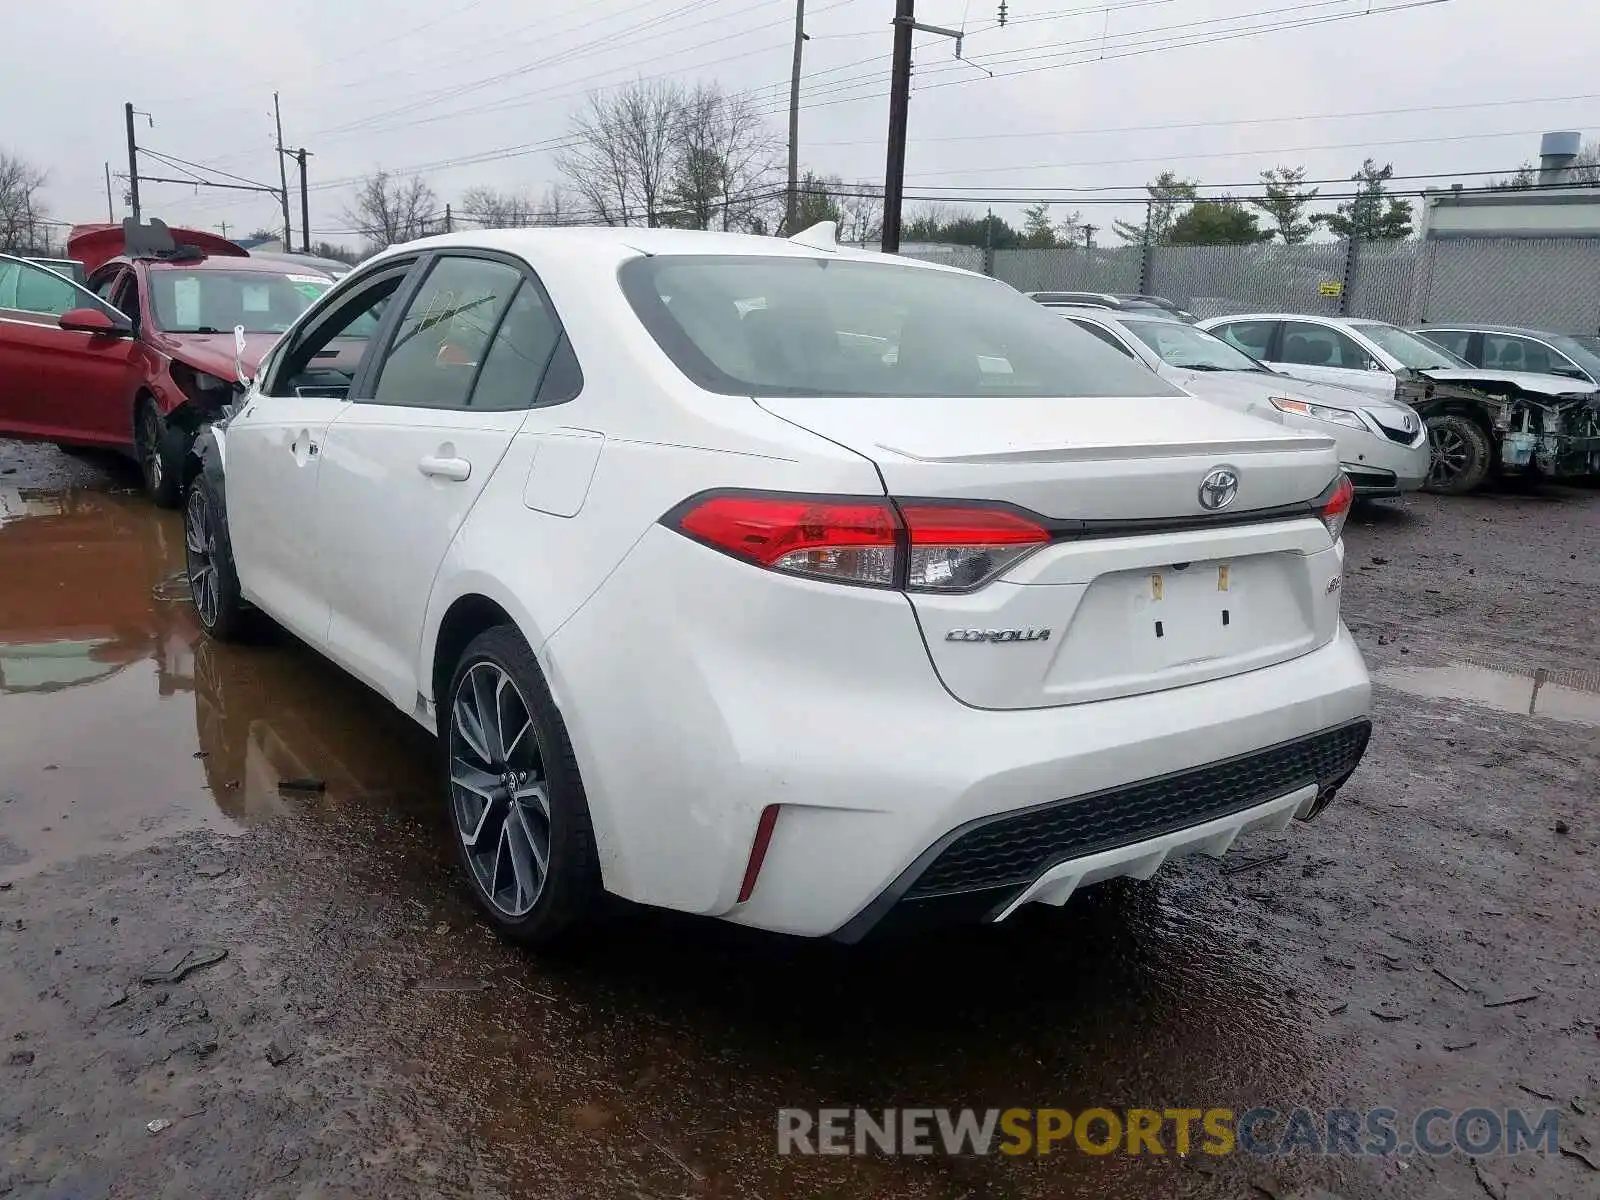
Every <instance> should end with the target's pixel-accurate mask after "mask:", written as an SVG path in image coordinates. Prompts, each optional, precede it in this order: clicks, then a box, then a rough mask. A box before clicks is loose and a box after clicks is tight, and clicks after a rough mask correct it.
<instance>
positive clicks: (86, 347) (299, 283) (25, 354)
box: [0, 221, 333, 507]
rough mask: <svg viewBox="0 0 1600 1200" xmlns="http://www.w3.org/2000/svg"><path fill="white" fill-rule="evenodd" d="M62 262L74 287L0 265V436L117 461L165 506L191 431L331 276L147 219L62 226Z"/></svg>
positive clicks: (52, 275)
mask: <svg viewBox="0 0 1600 1200" xmlns="http://www.w3.org/2000/svg"><path fill="white" fill-rule="evenodd" d="M67 252H68V254H69V255H71V256H72V258H73V259H74V260H75V261H76V262H79V263H81V264H82V265H83V269H84V272H85V281H84V283H83V284H78V283H76V282H75V281H74V280H72V279H70V278H68V277H67V276H65V275H62V274H60V273H58V272H55V271H52V270H48V269H46V268H44V267H41V266H39V265H37V264H35V263H31V262H27V261H25V260H23V259H20V258H10V257H7V256H4V255H0V436H3V437H13V438H21V439H25V440H33V441H48V442H55V443H57V444H58V445H61V446H63V447H67V448H77V447H104V448H106V449H112V450H121V451H125V452H127V453H129V454H131V455H133V456H134V457H135V458H136V459H137V460H138V462H139V465H140V467H141V469H142V471H143V474H144V484H145V491H146V492H147V493H148V494H149V496H150V497H151V499H153V500H155V501H156V503H158V504H161V505H164V506H169V507H170V506H172V505H175V504H176V503H177V500H178V480H179V474H180V468H181V465H182V463H183V460H184V457H185V456H186V455H187V454H188V451H189V447H190V446H191V445H192V444H193V441H194V437H195V434H196V432H197V431H198V430H200V429H201V428H202V427H203V426H204V425H205V424H206V423H207V422H208V421H210V420H211V419H213V418H214V417H215V416H216V415H218V414H219V413H220V412H221V411H222V409H223V407H224V406H225V405H226V404H227V403H228V402H229V401H230V400H231V399H233V397H234V396H235V395H236V391H237V381H238V379H239V378H240V376H241V374H242V373H244V372H249V371H253V370H254V369H255V367H256V365H257V364H258V363H259V362H260V360H261V356H262V355H263V354H265V353H266V352H267V350H268V348H269V347H271V345H272V344H273V343H274V342H275V341H276V340H277V338H278V335H279V334H280V333H282V332H283V331H284V330H285V329H287V328H288V327H289V326H290V324H291V323H292V322H293V321H294V320H295V319H296V318H297V317H299V316H300V314H301V313H302V312H304V311H305V310H306V308H307V306H309V305H310V303H311V302H312V301H313V300H314V299H316V298H317V297H318V296H320V295H321V294H322V293H323V292H325V291H327V290H328V288H330V287H332V286H333V279H332V277H331V276H329V275H326V274H323V273H320V272H317V271H313V270H311V269H309V268H307V267H303V266H292V265H287V264H284V263H281V262H272V261H266V260H259V259H255V258H252V257H251V256H250V255H249V254H248V253H247V252H246V251H245V250H244V249H243V248H241V247H239V246H237V245H235V244H234V243H232V242H230V241H227V240H226V239H224V238H220V237H218V236H217V235H215V234H212V233H207V232H205V231H203V230H193V229H169V228H168V227H167V226H166V225H164V224H162V223H161V222H160V221H150V222H148V223H146V224H137V223H135V222H133V221H124V222H123V223H122V224H120V225H109V224H100V225H79V226H75V227H74V228H73V230H72V232H71V233H70V234H69V235H68V238H67ZM240 328H242V329H243V333H242V334H236V332H235V331H236V330H238V329H240Z"/></svg>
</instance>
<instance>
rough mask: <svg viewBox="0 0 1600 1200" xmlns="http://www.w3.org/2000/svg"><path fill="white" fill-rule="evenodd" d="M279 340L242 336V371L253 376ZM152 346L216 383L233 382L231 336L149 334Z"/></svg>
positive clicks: (271, 336)
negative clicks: (222, 380) (210, 377)
mask: <svg viewBox="0 0 1600 1200" xmlns="http://www.w3.org/2000/svg"><path fill="white" fill-rule="evenodd" d="M280 336H282V335H281V334H276V333H247V334H245V350H244V354H243V355H241V356H240V358H241V361H242V362H243V363H244V369H245V370H246V371H248V372H250V373H251V374H252V375H253V374H255V370H256V368H257V367H258V366H260V365H261V360H262V359H263V358H265V357H266V353H267V351H268V350H270V349H272V346H273V344H274V343H275V342H276V341H277V340H278V338H279V337H280ZM148 337H149V341H150V344H151V345H152V346H154V347H155V348H156V349H157V350H159V351H161V352H162V353H163V354H165V355H167V356H168V357H170V358H174V359H176V360H177V361H178V362H181V363H184V364H185V365H187V366H191V367H193V368H194V369H195V370H197V371H204V372H205V373H206V374H208V375H215V376H216V377H217V378H218V379H226V380H229V381H230V382H231V381H232V380H233V378H234V370H233V334H232V333H231V332H229V333H163V332H162V331H160V330H152V331H151V332H150V333H149V335H148Z"/></svg>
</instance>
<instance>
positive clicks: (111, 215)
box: [106, 162, 117, 225]
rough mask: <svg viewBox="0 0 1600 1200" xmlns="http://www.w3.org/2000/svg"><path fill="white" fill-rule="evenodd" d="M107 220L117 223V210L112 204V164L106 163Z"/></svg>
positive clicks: (113, 223)
mask: <svg viewBox="0 0 1600 1200" xmlns="http://www.w3.org/2000/svg"><path fill="white" fill-rule="evenodd" d="M106 220H107V221H108V222H109V223H110V224H112V225H115V224H116V223H117V210H116V209H115V208H113V207H112V206H111V164H110V163H109V162H108V163H106Z"/></svg>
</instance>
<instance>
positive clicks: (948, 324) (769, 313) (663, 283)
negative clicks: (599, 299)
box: [620, 255, 1178, 396]
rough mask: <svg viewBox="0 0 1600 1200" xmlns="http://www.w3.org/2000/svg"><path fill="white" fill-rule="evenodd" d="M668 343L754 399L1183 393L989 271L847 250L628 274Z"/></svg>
mask: <svg viewBox="0 0 1600 1200" xmlns="http://www.w3.org/2000/svg"><path fill="white" fill-rule="evenodd" d="M620 278H621V282H622V287H623V291H624V292H625V293H626V295H627V298H628V301H629V303H630V304H631V305H632V306H633V310H634V312H635V313H637V314H638V316H639V319H640V320H641V321H642V322H643V323H644V325H645V327H646V328H647V329H648V330H649V331H650V334H651V336H652V337H654V338H655V340H656V342H657V343H658V344H659V345H660V346H661V348H662V350H663V351H665V352H666V354H667V355H668V356H669V357H670V358H671V359H672V361H673V362H674V363H675V364H676V365H677V367H678V369H679V370H681V371H682V372H683V373H684V374H685V375H687V376H688V377H689V378H690V379H692V380H693V381H694V382H695V383H697V384H699V385H700V386H701V387H703V388H706V389H707V390H709V391H714V392H722V393H725V394H727V395H745V396H752V395H753V396H991V395H992V396H1170V395H1176V394H1178V392H1177V389H1175V388H1174V387H1172V385H1170V384H1168V383H1166V382H1164V381H1163V380H1162V379H1161V378H1160V377H1159V376H1157V375H1156V374H1154V373H1153V372H1152V371H1150V370H1148V369H1147V368H1146V367H1144V366H1142V365H1140V364H1138V363H1136V362H1134V361H1132V360H1131V359H1129V358H1127V357H1126V356H1125V355H1123V354H1120V353H1118V352H1117V351H1115V350H1113V349H1111V348H1110V347H1108V346H1106V345H1104V344H1103V343H1102V342H1100V341H1099V340H1098V339H1097V338H1095V337H1093V336H1091V335H1090V334H1087V333H1085V332H1084V331H1083V330H1081V329H1079V328H1077V327H1076V326H1074V325H1073V324H1071V322H1068V321H1063V320H1062V319H1061V318H1060V316H1058V315H1057V314H1055V313H1052V312H1050V311H1049V310H1048V309H1046V308H1044V307H1042V306H1041V305H1038V304H1035V303H1034V302H1033V301H1031V300H1028V299H1026V298H1025V297H1024V296H1023V295H1022V294H1021V293H1020V292H1017V291H1015V290H1014V289H1012V288H1011V287H1009V286H1007V285H1005V284H1002V283H998V282H996V281H994V280H990V279H985V278H983V277H982V276H976V275H967V274H965V273H957V272H954V271H935V270H929V269H927V268H919V267H902V266H895V265H888V264H882V263H872V262H855V261H850V260H840V259H837V258H799V257H788V256H784V257H778V256H771V257H766V256H743V255H741V256H734V255H703V256H702V255H695V256H689V255H656V256H654V257H651V258H636V259H634V260H632V261H631V262H629V263H627V264H626V265H624V266H623V268H622V271H621V275H620Z"/></svg>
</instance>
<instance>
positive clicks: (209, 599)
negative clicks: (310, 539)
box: [183, 469, 259, 642]
mask: <svg viewBox="0 0 1600 1200" xmlns="http://www.w3.org/2000/svg"><path fill="white" fill-rule="evenodd" d="M183 553H184V566H185V571H186V573H187V575H188V577H189V595H190V599H191V602H192V603H193V605H194V611H195V616H196V617H198V618H199V620H200V627H201V628H202V629H204V630H205V631H206V632H207V633H208V634H210V635H211V636H212V637H214V638H216V639H217V640H218V641H219V642H243V641H249V640H250V638H251V634H252V633H253V632H254V631H255V627H256V621H257V619H258V617H259V614H258V613H257V612H256V611H255V610H254V609H252V608H251V607H250V606H249V605H247V604H246V603H245V601H244V598H243V596H242V595H241V594H240V592H239V573H238V571H237V570H235V568H234V565H233V543H232V542H230V541H229V540H228V509H227V502H226V501H225V499H224V498H223V494H222V487H221V480H220V479H219V478H218V477H217V474H216V472H215V471H214V470H211V469H207V470H203V471H201V472H200V474H198V475H197V476H195V479H194V482H193V483H192V484H190V485H189V491H188V496H187V499H186V500H185V502H184V506H183Z"/></svg>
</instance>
